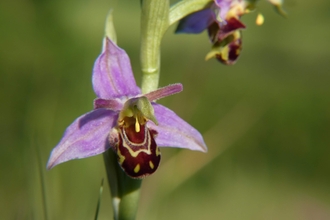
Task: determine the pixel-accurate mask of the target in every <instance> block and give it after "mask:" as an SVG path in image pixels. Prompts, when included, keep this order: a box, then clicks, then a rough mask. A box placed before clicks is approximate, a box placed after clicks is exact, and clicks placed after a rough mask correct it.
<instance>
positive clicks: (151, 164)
mask: <svg viewBox="0 0 330 220" xmlns="http://www.w3.org/2000/svg"><path fill="white" fill-rule="evenodd" d="M149 166H150V168H151V169H154V168H155V166H154V164H153V163H152V161H151V160H150V161H149Z"/></svg>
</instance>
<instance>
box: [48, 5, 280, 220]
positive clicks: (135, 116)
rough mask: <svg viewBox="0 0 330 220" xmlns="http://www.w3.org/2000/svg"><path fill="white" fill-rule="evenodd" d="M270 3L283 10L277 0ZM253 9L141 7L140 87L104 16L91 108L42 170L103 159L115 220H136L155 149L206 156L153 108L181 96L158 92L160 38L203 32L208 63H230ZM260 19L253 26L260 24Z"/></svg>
mask: <svg viewBox="0 0 330 220" xmlns="http://www.w3.org/2000/svg"><path fill="white" fill-rule="evenodd" d="M268 1H269V2H270V3H272V4H273V5H274V6H275V7H276V9H277V10H278V11H279V12H283V10H282V7H281V6H282V1H281V0H268ZM256 3H257V0H182V1H179V2H177V3H176V4H175V5H173V6H170V4H169V0H143V1H141V7H142V17H141V24H142V25H141V69H142V74H143V75H142V86H141V88H140V87H138V86H137V84H136V82H135V79H134V75H133V72H132V67H131V64H130V59H129V57H128V55H127V53H126V52H125V51H124V50H123V49H121V48H120V47H118V46H117V44H116V34H115V30H114V27H113V23H112V14H111V13H110V15H109V17H108V19H107V23H106V34H105V37H104V41H103V49H102V53H101V55H100V56H99V57H98V58H97V60H96V62H95V64H94V69H93V74H92V84H93V89H94V92H95V95H96V99H95V100H94V108H93V110H92V111H90V112H88V113H86V114H84V115H82V116H80V117H78V118H77V119H76V120H75V121H74V122H73V123H72V124H71V125H70V126H69V127H68V128H67V129H66V131H65V133H64V135H63V137H62V139H61V141H60V142H59V143H58V145H57V146H56V147H55V148H54V149H53V150H52V152H51V155H50V158H49V161H48V164H47V168H48V169H51V168H53V167H54V166H56V165H58V164H60V163H63V162H66V161H69V160H73V159H81V158H86V157H90V156H94V155H98V154H103V156H104V161H105V167H106V169H107V175H108V181H109V185H110V189H111V193H112V198H113V208H114V218H115V219H134V218H135V213H136V209H137V205H136V204H137V201H138V194H139V193H138V192H139V191H138V190H139V188H140V185H141V181H142V179H143V178H144V177H146V176H148V175H151V174H153V173H154V172H155V171H156V170H157V168H158V166H159V164H160V158H161V153H160V149H159V148H160V147H177V148H185V149H189V150H196V151H201V152H206V151H207V147H206V144H205V142H204V140H203V137H202V135H201V134H200V133H199V132H198V131H197V130H196V129H195V128H194V127H192V126H191V125H190V124H188V123H187V122H186V121H184V120H183V119H182V118H180V117H179V116H178V115H177V114H176V113H175V112H173V111H172V110H170V109H168V108H167V107H165V106H163V105H161V104H158V103H156V101H157V100H159V99H161V98H164V97H167V96H170V95H173V94H176V93H179V92H181V91H182V90H183V86H182V85H181V84H180V83H175V84H171V85H168V86H165V87H163V88H158V84H159V77H160V44H161V39H162V37H163V35H164V33H165V32H166V30H167V29H168V27H169V26H171V25H173V24H175V23H177V22H178V26H177V29H176V33H193V34H198V33H201V32H203V31H204V30H207V32H208V36H209V39H210V41H211V44H212V49H211V51H210V52H209V53H208V54H207V56H206V58H207V59H209V58H212V57H214V58H216V59H218V60H219V61H221V62H222V63H224V64H234V63H235V62H236V60H237V58H238V57H239V55H240V51H241V50H242V30H243V29H245V28H246V27H245V25H244V24H243V23H242V21H241V20H240V18H241V16H242V15H244V14H246V13H248V12H250V11H252V10H253V9H255V8H256ZM260 16H261V15H259V16H258V20H259V21H258V22H257V23H262V22H261V21H260V19H261V18H262V17H260ZM111 155H112V156H111ZM109 158H110V159H109ZM132 191H134V192H135V191H137V193H132ZM132 204H135V205H132Z"/></svg>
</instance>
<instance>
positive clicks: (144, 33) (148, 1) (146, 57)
mask: <svg viewBox="0 0 330 220" xmlns="http://www.w3.org/2000/svg"><path fill="white" fill-rule="evenodd" d="M168 26H169V1H168V0H144V1H143V2H142V13H141V54H140V56H141V69H142V74H143V75H142V86H141V89H142V93H143V94H145V93H148V92H150V91H153V90H156V89H157V88H158V83H159V74H160V44H161V40H162V38H163V35H164V33H165V32H166V30H167V28H168Z"/></svg>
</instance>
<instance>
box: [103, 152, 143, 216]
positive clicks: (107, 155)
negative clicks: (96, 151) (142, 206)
mask: <svg viewBox="0 0 330 220" xmlns="http://www.w3.org/2000/svg"><path fill="white" fill-rule="evenodd" d="M103 159H104V163H105V167H106V171H107V176H108V182H109V185H110V191H111V197H112V206H113V210H114V220H134V219H135V216H136V213H137V209H138V202H139V195H140V188H141V183H142V180H141V179H132V178H130V177H129V176H127V175H126V173H125V172H124V171H123V170H122V169H121V167H120V166H119V165H118V162H117V156H116V154H115V153H114V152H113V151H112V150H111V149H109V150H107V151H106V152H104V153H103Z"/></svg>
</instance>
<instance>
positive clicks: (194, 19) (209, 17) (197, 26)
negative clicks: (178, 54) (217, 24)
mask: <svg viewBox="0 0 330 220" xmlns="http://www.w3.org/2000/svg"><path fill="white" fill-rule="evenodd" d="M213 21H214V12H213V11H212V10H211V9H209V8H208V9H204V10H201V11H198V12H195V13H193V14H190V15H188V16H187V17H185V18H183V19H181V20H180V22H179V25H178V27H177V28H176V30H175V33H179V34H181V33H189V34H199V33H201V32H203V31H204V30H205V29H206V28H207V27H208V26H209V25H210V24H211V23H212V22H213Z"/></svg>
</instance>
